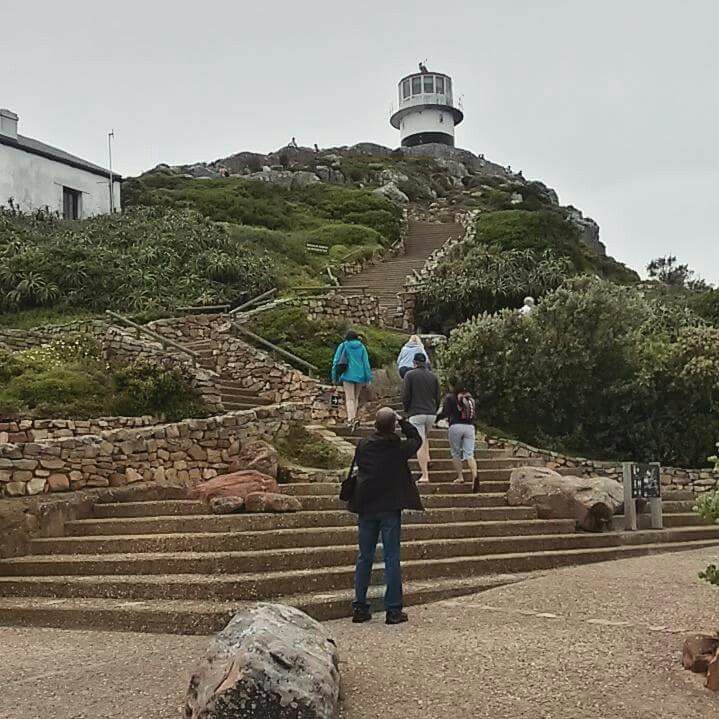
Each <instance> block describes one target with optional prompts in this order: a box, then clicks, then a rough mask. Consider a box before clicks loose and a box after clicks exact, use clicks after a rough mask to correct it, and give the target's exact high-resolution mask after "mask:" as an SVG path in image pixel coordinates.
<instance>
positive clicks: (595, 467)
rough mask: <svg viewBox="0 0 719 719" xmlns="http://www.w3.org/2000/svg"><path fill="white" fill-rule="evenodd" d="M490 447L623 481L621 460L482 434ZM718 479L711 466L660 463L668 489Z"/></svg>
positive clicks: (703, 485)
mask: <svg viewBox="0 0 719 719" xmlns="http://www.w3.org/2000/svg"><path fill="white" fill-rule="evenodd" d="M485 440H486V442H487V444H488V445H489V447H491V448H497V449H506V450H509V451H510V452H511V454H512V456H513V457H526V458H531V459H541V460H542V461H543V462H544V463H545V464H546V466H547V467H549V468H550V469H555V470H557V471H560V470H562V469H565V468H566V469H572V470H575V471H576V473H577V474H580V475H585V474H592V475H599V476H602V477H610V478H611V479H616V480H617V481H618V482H621V481H622V463H621V462H603V461H599V460H594V459H585V458H584V457H569V456H567V455H564V454H561V453H559V452H552V451H550V450H546V449H539V448H537V447H532V446H531V445H529V444H525V443H524V442H519V441H517V440H513V439H505V438H501V437H489V436H487V437H485ZM717 481H719V473H717V472H715V471H714V470H712V469H708V468H707V469H682V468H679V467H662V486H663V487H664V488H665V489H667V490H674V489H676V490H680V489H683V490H690V491H692V492H694V493H695V494H701V493H702V492H707V491H709V490H710V489H712V488H713V487H714V485H715V484H716V483H717Z"/></svg>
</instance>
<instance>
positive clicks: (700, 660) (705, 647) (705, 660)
mask: <svg viewBox="0 0 719 719" xmlns="http://www.w3.org/2000/svg"><path fill="white" fill-rule="evenodd" d="M717 651H719V637H717V636H713V637H712V636H710V635H709V634H693V635H692V636H690V637H687V638H686V639H685V640H684V647H683V649H682V664H683V666H684V668H685V669H688V670H689V671H691V672H696V673H697V674H706V672H707V669H709V662H711V660H712V659H713V658H714V655H715V654H716V653H717Z"/></svg>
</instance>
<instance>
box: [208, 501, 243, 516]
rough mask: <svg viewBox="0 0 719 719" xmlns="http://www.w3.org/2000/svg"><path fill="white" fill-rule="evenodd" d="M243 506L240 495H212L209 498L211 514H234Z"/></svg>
mask: <svg viewBox="0 0 719 719" xmlns="http://www.w3.org/2000/svg"><path fill="white" fill-rule="evenodd" d="M244 508H245V500H244V499H242V497H213V498H212V499H211V500H210V509H211V510H212V512H213V514H234V513H235V512H241V511H242V510H243V509H244Z"/></svg>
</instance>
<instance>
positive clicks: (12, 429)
mask: <svg viewBox="0 0 719 719" xmlns="http://www.w3.org/2000/svg"><path fill="white" fill-rule="evenodd" d="M159 423H160V420H159V419H157V417H150V416H145V417H98V418H96V419H85V420H80V419H7V420H2V419H0V444H8V443H12V444H19V443H23V442H41V441H42V440H45V439H59V438H60V437H82V436H84V435H87V434H101V433H102V432H106V431H108V430H111V429H139V428H141V427H152V426H153V425H156V424H159Z"/></svg>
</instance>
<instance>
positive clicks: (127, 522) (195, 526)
mask: <svg viewBox="0 0 719 719" xmlns="http://www.w3.org/2000/svg"><path fill="white" fill-rule="evenodd" d="M536 518H537V510H536V509H534V507H465V508H459V509H458V508H456V507H451V508H437V509H428V510H427V511H425V512H407V513H406V514H405V516H404V517H403V520H402V521H403V524H404V525H409V524H451V523H454V522H486V521H504V520H508V519H514V520H522V519H536ZM356 523H357V516H356V515H354V514H352V513H351V512H348V511H347V510H328V511H318V512H297V513H294V514H280V515H277V514H227V515H214V514H207V515H178V516H166V517H121V518H108V519H78V520H74V521H72V522H66V523H65V534H66V536H69V537H80V536H88V535H108V534H111V535H127V534H176V533H178V532H182V533H185V532H248V531H260V530H277V529H293V528H311V527H347V526H354V525H355V524H356Z"/></svg>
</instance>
